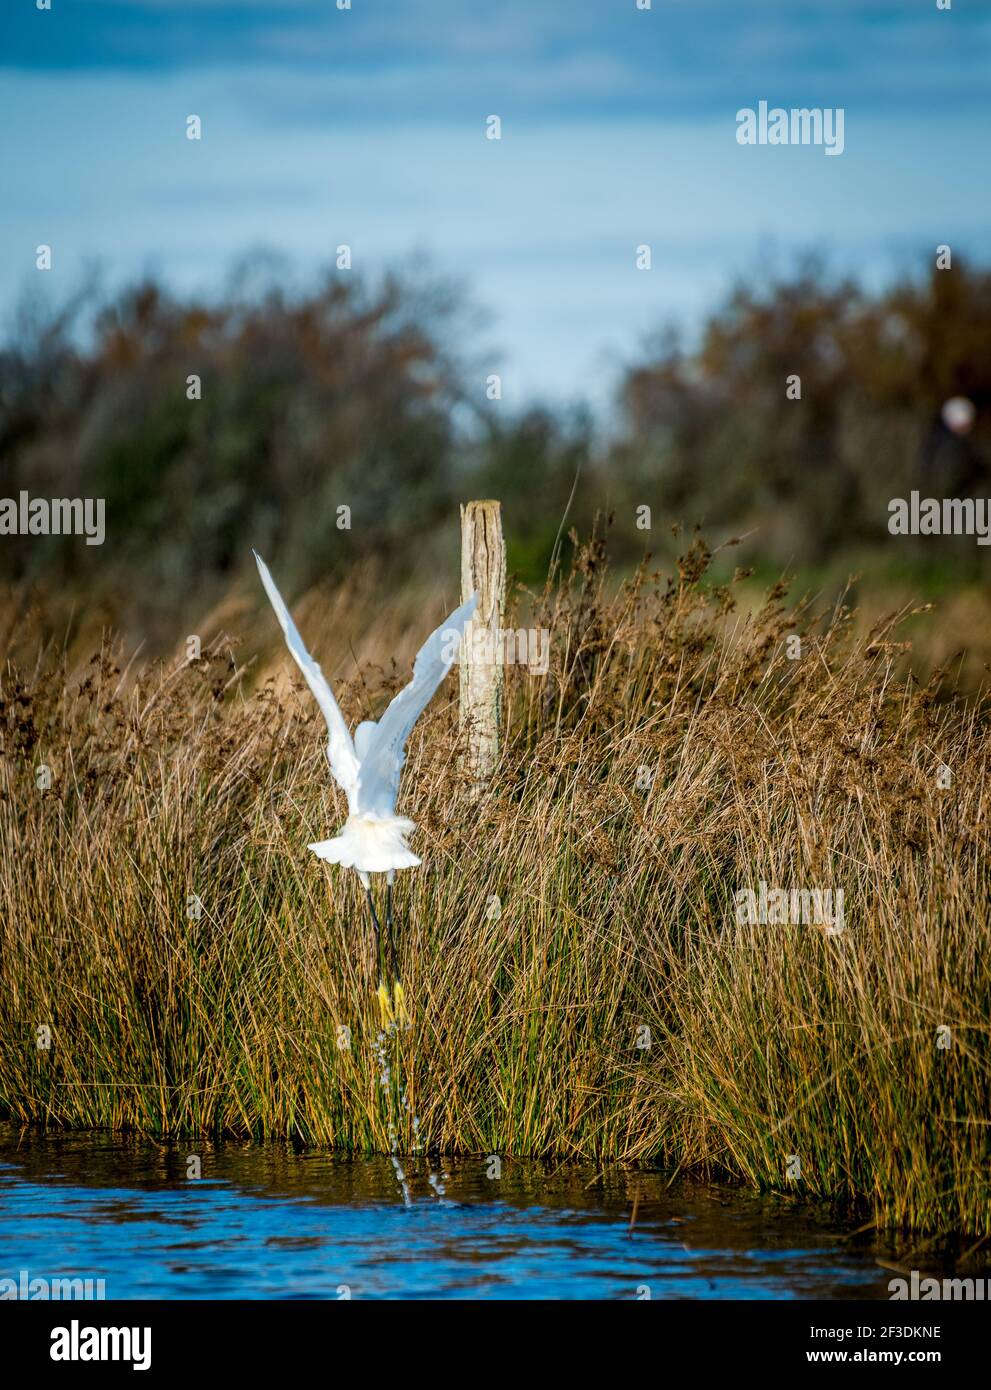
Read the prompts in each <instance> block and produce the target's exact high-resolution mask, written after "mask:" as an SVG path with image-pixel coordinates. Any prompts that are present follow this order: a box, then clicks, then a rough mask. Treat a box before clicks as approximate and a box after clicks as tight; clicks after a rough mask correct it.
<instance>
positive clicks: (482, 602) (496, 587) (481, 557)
mask: <svg viewBox="0 0 991 1390" xmlns="http://www.w3.org/2000/svg"><path fill="white" fill-rule="evenodd" d="M500 507H501V504H500V503H499V502H468V503H466V504H464V505H463V506H462V508H461V600H462V602H464V601H465V599H467V598H469V597H470V596H471V594H473V593H477V594H478V607H477V608H476V609H475V616H474V617H473V618H472V621H471V631H470V633H469V634H467V636H469V637H470V639H471V640H469V641H465V642H462V644H461V699H460V716H461V728H462V729H463V730H464V731H465V732H466V734H467V738H468V765H469V767H470V769H471V772H472V776H473V778H474V781H475V787H476V789H480V788H481V787H482V786H483V785H484V783H485V782H487V781H488V779H489V778H490V777H491V776H492V772H493V770H494V768H495V765H496V762H497V760H498V757H499V735H500V732H501V724H502V656H503V654H502V651H501V649H500V646H499V634H500V630H501V628H502V617H503V610H504V608H505V604H506V546H505V544H504V542H503V539H502V517H501V515H500Z"/></svg>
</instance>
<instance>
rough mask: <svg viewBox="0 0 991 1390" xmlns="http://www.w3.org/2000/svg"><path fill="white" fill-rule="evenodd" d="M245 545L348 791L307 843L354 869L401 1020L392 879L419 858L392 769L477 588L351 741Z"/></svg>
mask: <svg viewBox="0 0 991 1390" xmlns="http://www.w3.org/2000/svg"><path fill="white" fill-rule="evenodd" d="M251 553H252V554H253V555H254V557H255V560H256V562H257V564H258V573H259V574H260V575H261V578H262V583H263V584H264V586H265V592H266V593H267V594H268V597H269V600H270V601H271V604H272V607H273V608H274V609H275V616H276V617H277V618H278V620H279V626H280V627H281V628H282V631H283V633H284V634H285V639H286V645H287V646H288V648H289V651H290V653H291V655H292V657H293V660H294V661H295V662H296V665H297V666H298V667H299V669H300V671H302V673H303V679H304V680H305V681H306V684H307V685H308V686H309V687H310V690H311V691H312V692H313V696H314V698H315V699H316V702H317V704H318V705H319V706H320V710H321V712H322V714H323V717H324V719H325V720H326V721H327V761H328V762H329V763H330V771H331V773H332V775H333V778H334V781H335V782H336V783H337V785H338V786H339V787H340V788H341V790H342V791H343V792H344V795H345V796H346V797H347V803H348V818H347V821H346V822H345V824H344V826H343V828H342V829H341V830H340V831H339V832H338V834H337V835H335V836H334V837H333V838H332V839H330V840H318V841H317V842H316V843H314V844H311V845H309V846H308V848H309V849H311V850H312V851H313V853H314V854H316V855H317V856H319V858H321V859H324V860H326V861H327V863H329V864H340V865H341V867H342V868H351V869H354V870H355V871H356V873H357V875H358V878H359V879H360V880H361V885H362V887H363V888H364V890H365V896H366V897H367V899H368V907H369V911H370V912H371V917H372V929H373V931H374V935H375V959H376V961H377V963H378V967H379V987H378V997H379V1003H380V1005H381V1008H382V1016H383V1020H384V1021H386V1022H388V1021H389V1020H390V1019H391V1018H392V1017H396V1018H397V1019H400V1020H401V1019H402V1018H403V1017H404V1015H405V1002H404V996H403V987H402V985H401V983H400V982H399V980H398V979H397V976H396V951H395V942H394V940H393V935H392V885H393V882H394V880H395V876H396V870H397V869H412V868H415V867H416V866H417V865H418V864H419V863H420V860H419V859H418V858H417V856H416V855H415V854H414V853H413V851H412V850H411V849H410V847H409V845H408V844H407V843H406V840H407V837H408V836H409V835H410V834H412V832H413V831H414V830H415V829H416V825H415V824H414V822H413V821H411V820H407V819H406V818H405V817H403V816H397V815H396V798H397V796H398V794H399V775H400V773H401V771H402V767H403V763H404V761H405V758H406V740H407V739H408V738H409V735H410V731H411V730H412V728H413V725H414V724H415V723H416V721H417V719H419V717H420V715H421V714H422V713H423V711H424V710H425V709H426V707H427V705H428V704H429V702H430V699H431V697H432V696H433V694H434V692H435V691H436V690H437V688H438V686H439V685H440V683H441V681H442V680H443V679H444V677H445V676H446V675H447V673H448V671H449V670H450V669H451V666H452V664H453V662H454V659H455V657H456V656H457V654H458V648H459V647H460V645H461V639H462V636H463V635H464V630H465V627H466V626H467V624H468V622H469V620H470V619H471V616H472V614H473V613H474V611H475V605H476V603H477V601H478V595H477V594H472V596H471V598H470V599H468V601H467V602H466V603H463V604H462V605H461V607H460V608H457V609H455V611H454V612H453V613H452V614H451V616H450V617H449V618H448V619H447V621H446V622H444V623H442V624H441V625H440V627H439V628H437V629H436V631H434V632H432V633H431V635H430V636H429V637H428V638H427V640H426V642H424V644H423V646H422V647H421V648H420V650H419V651H418V652H417V654H416V660H415V661H414V663H413V679H412V680H411V681H410V683H409V684H408V685H407V686H405V687H404V688H403V689H402V690H400V692H399V694H398V695H396V696H395V698H394V699H393V700H392V702H391V703H390V705H389V707H388V709H387V710H386V711H385V713H384V714H383V715H382V717H381V719H378V720H373V719H365V720H363V721H362V723H360V724H359V725H358V727H357V728H356V729H355V731H354V740H353V742H352V739H351V735H350V734H349V732H348V726H347V724H346V723H345V721H344V716H343V714H342V713H341V709H340V706H339V705H338V703H337V701H336V700H335V699H334V692H333V691H332V690H331V688H330V685H329V683H328V681H327V679H326V677H325V676H324V674H323V672H322V671H321V669H320V667H319V666H318V665H317V663H316V662H315V661H314V660H313V658H312V657H311V656H310V654H309V652H308V651H307V650H306V647H305V646H304V645H303V639H302V638H301V637H300V635H299V632H298V630H297V628H296V624H295V623H294V622H293V620H292V618H291V617H290V615H289V610H288V608H287V607H286V605H285V603H284V602H283V599H282V595H281V594H280V593H279V591H278V589H277V588H276V586H275V581H274V580H273V578H272V576H271V574H270V573H269V570H268V566H267V565H266V564H265V561H264V560H263V559H262V558H261V556H260V555H259V554H258V552H257V551H252V552H251ZM374 873H384V874H385V876H386V880H385V881H386V917H385V921H386V933H387V935H388V944H389V957H390V959H389V965H390V968H391V973H392V980H393V990H392V993H391V995H390V991H389V989H388V988H387V987H386V984H385V981H384V979H383V978H382V959H381V955H380V930H379V920H378V916H377V915H376V912H375V901H374V899H373V897H372V886H371V875H372V874H374Z"/></svg>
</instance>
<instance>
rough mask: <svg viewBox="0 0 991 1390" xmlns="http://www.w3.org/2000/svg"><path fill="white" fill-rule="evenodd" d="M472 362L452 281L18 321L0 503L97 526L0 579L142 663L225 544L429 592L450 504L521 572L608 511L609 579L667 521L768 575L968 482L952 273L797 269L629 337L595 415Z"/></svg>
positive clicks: (988, 365) (979, 304) (973, 330)
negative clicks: (878, 280) (119, 643)
mask: <svg viewBox="0 0 991 1390" xmlns="http://www.w3.org/2000/svg"><path fill="white" fill-rule="evenodd" d="M471 354H472V335H471V333H470V331H468V330H467V329H465V328H464V326H463V325H462V323H461V312H460V305H459V299H458V296H457V294H455V293H454V292H452V291H450V290H449V289H447V288H446V287H444V286H443V285H440V284H429V285H423V284H419V283H413V282H412V281H411V280H409V279H402V278H400V277H396V276H389V277H386V278H385V279H384V280H383V281H382V282H381V283H380V284H378V285H376V286H369V285H366V284H362V283H361V282H360V281H359V280H357V279H354V278H352V277H350V276H349V277H347V278H343V277H340V276H336V277H335V276H328V277H327V278H326V279H324V280H323V281H322V282H321V283H319V284H318V285H317V286H316V287H315V288H313V289H312V290H310V291H308V292H307V293H305V294H299V293H297V294H290V293H288V292H286V291H283V290H280V289H279V288H278V287H276V286H272V285H269V286H268V287H266V288H264V289H263V290H262V291H257V290H256V291H255V292H253V293H250V294H249V293H246V292H245V293H239V292H237V291H236V290H233V289H232V290H231V292H230V293H229V294H228V295H227V296H226V298H225V299H224V301H223V302H221V303H219V304H218V303H213V302H212V303H206V302H199V301H197V300H189V299H181V298H179V297H176V296H174V295H173V294H171V293H169V292H168V291H167V290H165V289H164V288H162V287H161V286H159V285H156V284H153V283H142V284H139V285H137V286H134V287H131V288H129V289H126V290H124V291H122V292H120V293H118V294H117V295H116V296H114V297H112V298H110V299H104V300H98V301H97V302H95V303H94V302H93V300H92V297H91V296H87V295H81V296H80V297H79V298H77V299H76V300H75V301H73V302H71V303H69V304H67V305H64V306H62V307H61V308H60V309H59V310H58V311H57V312H54V313H53V312H48V313H43V312H41V311H40V310H39V309H38V308H37V306H35V307H34V308H33V309H31V308H29V307H25V308H24V309H23V310H22V312H21V313H20V315H19V318H18V321H17V323H16V325H15V328H14V331H13V332H12V333H11V335H10V337H9V340H8V341H7V342H6V343H5V344H4V345H3V346H2V347H0V496H3V497H16V496H17V495H18V493H19V491H20V490H21V489H26V490H27V491H28V492H29V493H30V495H31V496H43V497H55V496H68V497H103V498H105V499H106V508H107V511H106V528H107V539H106V543H105V544H104V545H103V546H102V547H95V546H94V547H88V546H86V545H85V544H83V543H82V542H81V541H79V540H78V539H74V538H72V539H69V538H63V539H57V538H54V537H53V538H47V539H44V540H40V539H37V538H25V537H13V536H4V537H0V582H5V583H13V584H15V585H17V586H18V587H19V590H20V591H21V592H28V591H35V590H37V591H38V592H40V593H43V594H44V595H45V596H46V597H47V600H48V602H49V603H51V602H53V601H54V602H56V603H57V602H59V601H62V602H63V603H65V602H68V601H71V602H72V603H74V604H79V603H82V604H86V603H97V604H101V605H102V607H101V610H100V611H101V612H103V613H105V614H106V618H107V621H110V622H113V623H115V624H117V625H119V626H121V627H123V628H125V629H126V630H132V631H134V630H140V633H141V635H142V636H144V637H145V638H146V639H148V640H149V641H150V643H151V645H152V646H154V645H155V644H156V643H157V642H162V643H167V642H170V641H171V640H173V639H174V635H175V631H176V624H177V623H178V622H179V621H180V618H179V615H180V614H183V613H185V612H186V611H190V610H191V609H193V610H195V611H198V612H202V611H205V610H207V609H209V607H210V606H211V604H212V603H213V602H216V601H219V600H220V599H221V597H222V596H223V594H224V593H225V592H226V591H227V589H228V588H229V586H230V584H231V582H232V579H234V578H238V577H241V576H242V575H243V574H247V573H248V570H247V566H248V564H249V562H250V547H251V546H255V547H256V548H257V549H259V550H260V551H262V553H264V554H266V556H267V557H269V558H270V559H271V560H272V561H273V563H274V564H276V565H277V566H278V571H279V573H280V579H281V580H282V582H283V583H285V584H286V586H287V588H288V591H289V592H290V593H292V592H293V589H294V588H299V587H301V586H305V585H307V584H309V583H312V582H314V581H315V580H317V579H319V578H325V577H326V578H334V577H340V576H341V575H343V574H344V573H346V572H347V571H348V570H349V569H350V568H352V567H353V566H354V565H355V564H356V563H357V562H360V561H366V560H371V561H372V562H373V563H378V564H380V565H381V566H382V568H383V571H384V572H387V573H388V574H389V575H390V579H391V581H392V582H397V581H398V582H401V581H402V580H403V579H404V578H405V577H408V576H410V575H412V574H415V573H419V574H421V575H429V574H430V572H431V570H432V569H433V570H436V566H437V565H441V566H443V567H444V568H445V570H446V569H449V570H450V571H451V573H452V575H453V574H454V573H455V572H456V564H457V560H456V555H457V551H456V544H457V542H456V532H457V504H458V502H459V501H462V500H464V499H465V498H467V497H469V496H483V495H494V496H498V497H500V498H501V499H502V500H503V503H504V506H505V514H506V531H507V536H508V539H509V551H510V554H509V560H510V567H511V568H512V569H514V570H515V572H516V573H517V574H518V575H519V577H520V578H522V579H523V580H524V581H526V582H530V583H539V582H540V581H541V579H542V578H543V576H544V574H545V573H546V570H547V565H548V562H549V560H550V557H551V554H552V551H553V547H554V544H555V540H556V538H557V536H558V535H559V533H560V531H561V528H562V523H563V522H564V519H565V514H566V513H567V521H566V528H570V527H571V526H576V527H577V528H578V529H579V530H584V529H587V528H588V527H589V526H590V524H591V522H592V519H593V516H594V515H595V513H596V512H600V511H605V512H607V513H612V515H613V517H614V522H613V527H612V531H611V541H610V544H611V548H612V550H613V554H614V557H615V558H616V559H617V560H618V561H619V562H620V563H624V562H632V561H633V560H635V559H636V558H637V557H638V556H639V555H641V554H642V553H643V551H644V549H645V548H649V549H651V550H652V551H653V552H654V553H658V552H663V551H665V549H666V548H667V547H669V546H670V545H671V544H673V543H672V542H671V540H670V536H669V525H670V523H673V522H678V521H681V522H685V523H688V524H694V523H701V524H702V526H703V528H704V529H705V530H706V532H707V533H708V534H709V535H710V536H711V537H712V538H713V539H716V540H718V539H723V538H725V537H727V536H729V535H730V534H740V533H750V534H749V536H748V539H747V541H746V543H745V547H744V552H743V553H746V552H747V551H749V556H748V558H754V557H757V558H759V559H760V560H761V561H762V562H763V563H765V564H767V565H768V566H775V565H778V566H787V565H789V564H793V563H795V561H796V559H798V560H801V561H804V562H806V563H818V562H822V561H824V560H826V559H836V558H837V557H839V558H840V559H842V558H843V557H844V556H845V555H846V554H848V553H849V554H853V553H857V554H858V555H862V554H863V552H864V550H865V549H872V550H876V551H877V553H878V554H881V553H882V551H883V550H885V549H886V550H888V551H889V553H890V550H891V547H892V546H896V545H898V544H900V542H896V541H894V540H893V539H892V538H891V537H890V536H889V535H888V533H887V529H886V523H887V515H888V513H887V503H888V500H889V499H890V498H892V497H896V496H905V495H907V493H908V491H909V490H910V489H911V488H912V487H920V488H922V490H923V491H924V490H925V488H926V486H927V484H929V483H931V482H936V483H938V487H939V494H938V495H962V494H964V495H965V494H966V493H967V492H968V491H970V492H974V491H976V492H977V493H978V494H979V495H982V496H987V495H991V477H989V468H991V274H988V273H984V272H979V271H975V270H972V269H970V268H968V267H965V266H963V265H961V264H959V263H958V264H956V265H955V266H954V268H953V269H951V270H942V271H935V270H934V271H933V272H932V274H931V276H930V277H929V279H928V280H924V281H912V280H905V281H904V282H902V283H899V284H897V285H895V286H894V287H893V288H891V289H889V290H886V291H885V292H883V293H881V294H877V295H872V294H870V293H868V292H866V291H865V290H864V289H863V288H861V287H860V286H858V285H856V284H854V283H852V282H848V281H839V282H838V281H835V280H833V279H832V278H831V277H830V276H829V275H828V274H827V273H826V272H825V271H824V270H823V269H822V267H820V266H818V265H815V264H808V265H806V266H804V267H802V268H801V269H800V270H799V272H798V273H796V274H794V275H793V276H791V277H790V278H787V279H785V280H779V281H774V282H768V283H767V284H763V285H754V284H750V285H740V286H738V287H737V288H736V289H734V290H733V292H732V293H731V294H730V296H729V297H728V299H727V301H726V302H725V303H724V304H723V305H722V306H721V307H720V308H719V309H718V310H717V311H716V312H715V313H713V315H712V316H711V318H710V320H709V321H708V323H707V324H706V325H705V327H704V329H703V331H702V332H701V334H700V336H699V338H698V340H697V341H696V342H694V343H692V344H686V343H685V342H684V341H683V340H682V339H680V338H679V337H677V336H676V335H674V334H672V333H665V334H662V335H661V336H660V337H659V338H658V339H657V340H656V341H655V342H654V343H651V344H649V345H647V347H646V348H645V350H644V351H643V352H642V353H641V356H640V360H638V361H634V362H632V363H631V364H630V365H629V366H628V367H627V368H626V370H625V372H624V374H623V378H622V380H621V382H620V385H619V389H618V395H617V402H616V411H615V416H614V418H613V419H612V420H610V421H609V422H606V426H605V428H604V427H603V424H602V423H601V422H600V423H597V422H596V421H594V420H593V418H592V416H591V414H590V412H588V411H587V410H583V409H572V410H569V411H559V410H554V409H551V408H550V407H537V406H535V407H530V408H527V409H525V410H523V411H521V412H514V411H513V410H512V409H511V408H510V407H509V406H508V405H507V404H506V403H505V402H487V401H486V399H485V393H484V389H483V387H482V386H481V385H480V383H482V382H484V370H483V369H482V368H481V367H480V366H479V364H477V363H475V362H474V361H473V359H472V355H471ZM795 377H798V378H799V379H800V383H801V385H800V399H789V393H788V390H787V387H786V383H787V382H788V380H789V378H795ZM194 379H196V380H198V383H199V385H198V387H197V385H196V383H195V380H194ZM791 394H792V395H794V389H793V390H792V393H791ZM955 396H962V397H965V398H966V399H967V400H969V401H970V402H972V403H973V407H974V419H973V422H972V425H971V426H970V427H969V428H968V429H967V430H966V431H963V432H961V431H958V430H954V429H951V428H950V426H949V425H947V424H946V423H945V422H944V419H943V414H942V412H943V406H944V404H945V402H946V401H947V399H948V398H951V397H955ZM934 495H936V494H935V493H934ZM643 506H649V507H650V509H651V521H652V529H651V530H650V531H649V532H645V531H643V530H639V529H638V528H637V524H636V523H637V508H638V507H643ZM341 507H348V508H350V527H349V528H347V527H343V526H341V525H339V517H341V516H342V514H341V513H340V512H339V510H338V509H339V508H341ZM977 550H978V548H977V547H976V546H975V543H974V541H973V540H972V539H969V540H967V542H966V547H965V549H963V548H961V547H959V546H957V547H956V548H955V549H954V550H952V552H947V553H948V554H950V556H951V558H950V563H952V564H959V565H961V566H962V567H964V568H966V567H967V566H973V565H974V564H975V563H977V561H979V560H980V559H981V558H982V557H983V550H982V551H981V552H980V554H978V553H977ZM901 553H902V554H908V552H907V551H903V552H901ZM736 554H737V555H740V554H741V552H736Z"/></svg>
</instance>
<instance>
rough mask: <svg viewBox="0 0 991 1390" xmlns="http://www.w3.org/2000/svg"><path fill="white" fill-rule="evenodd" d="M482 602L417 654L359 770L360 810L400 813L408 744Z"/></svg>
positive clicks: (469, 606) (457, 615) (465, 607)
mask: <svg viewBox="0 0 991 1390" xmlns="http://www.w3.org/2000/svg"><path fill="white" fill-rule="evenodd" d="M477 603H478V595H477V594H472V596H471V598H470V599H468V601H467V602H466V603H463V604H462V605H461V607H460V608H456V609H455V611H454V612H453V613H452V614H451V616H450V617H449V618H448V619H447V620H446V621H445V622H443V623H441V625H440V627H439V628H438V629H437V630H436V632H432V633H431V634H430V636H429V637H428V638H427V640H426V641H425V642H424V644H423V646H422V647H421V648H420V650H419V651H418V652H417V654H416V660H415V661H414V663H413V679H412V680H411V681H410V683H409V685H407V686H405V687H404V688H403V689H402V690H400V692H399V694H398V695H397V696H396V697H395V699H394V700H393V701H392V703H391V704H390V705H389V708H388V709H387V710H386V712H385V714H383V716H382V718H381V719H380V720H379V721H378V724H377V726H376V728H375V729H374V730H373V731H372V733H371V735H370V738H369V744H368V749H367V751H366V753H365V756H364V757H363V758H362V760H361V765H360V767H359V769H358V797H357V808H358V811H359V812H360V813H362V814H368V813H369V812H370V813H372V814H373V815H378V816H388V815H392V813H393V811H394V810H395V807H396V797H397V795H398V793H399V774H400V772H401V771H402V767H403V762H404V761H405V758H406V740H407V739H408V738H409V735H410V730H411V729H412V727H413V725H414V724H415V723H416V721H417V720H418V719H419V717H420V715H421V714H422V713H423V711H424V710H425V709H426V707H427V705H428V704H429V703H430V699H431V697H432V695H433V694H434V692H435V691H436V689H437V687H438V686H439V685H440V683H441V681H442V680H443V679H444V677H445V676H446V675H447V673H448V671H449V670H450V669H451V666H452V665H453V663H454V659H455V657H456V656H457V655H458V649H459V647H460V645H461V638H462V636H463V635H464V630H465V627H466V626H467V624H468V622H469V620H470V619H471V615H472V614H473V613H474V611H475V606H476V604H477Z"/></svg>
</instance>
